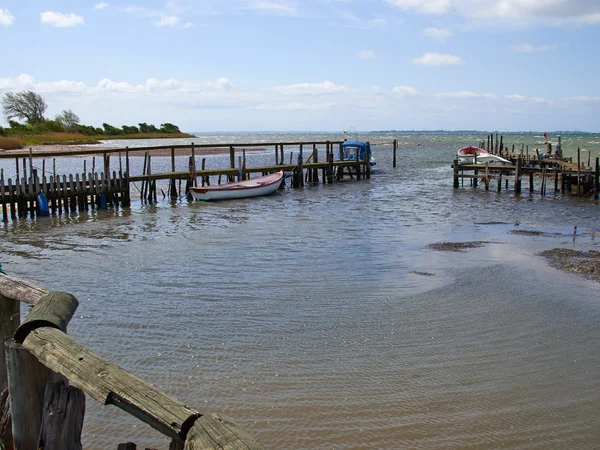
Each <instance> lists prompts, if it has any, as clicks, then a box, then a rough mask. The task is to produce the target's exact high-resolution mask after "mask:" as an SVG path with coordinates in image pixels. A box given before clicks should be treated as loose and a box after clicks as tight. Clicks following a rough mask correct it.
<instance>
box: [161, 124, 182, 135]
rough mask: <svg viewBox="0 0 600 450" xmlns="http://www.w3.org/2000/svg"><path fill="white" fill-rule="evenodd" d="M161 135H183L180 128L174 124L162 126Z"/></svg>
mask: <svg viewBox="0 0 600 450" xmlns="http://www.w3.org/2000/svg"><path fill="white" fill-rule="evenodd" d="M160 132H161V133H181V131H179V127H178V126H177V125H173V124H172V123H168V122H167V123H163V124H161V125H160Z"/></svg>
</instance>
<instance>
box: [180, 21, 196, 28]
mask: <svg viewBox="0 0 600 450" xmlns="http://www.w3.org/2000/svg"><path fill="white" fill-rule="evenodd" d="M193 26H194V24H193V23H192V22H186V23H184V24H183V25H182V26H181V28H183V29H184V30H187V29H188V28H192V27H193Z"/></svg>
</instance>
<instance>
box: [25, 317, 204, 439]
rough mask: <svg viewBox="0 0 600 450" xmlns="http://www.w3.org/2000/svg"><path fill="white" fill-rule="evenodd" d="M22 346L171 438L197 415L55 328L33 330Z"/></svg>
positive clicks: (101, 399)
mask: <svg viewBox="0 0 600 450" xmlns="http://www.w3.org/2000/svg"><path fill="white" fill-rule="evenodd" d="M23 346H24V347H25V348H26V349H27V350H29V351H30V352H31V353H32V354H34V355H35V356H36V357H37V358H38V359H39V360H40V361H41V362H42V363H43V364H44V365H45V366H47V367H48V368H50V369H52V370H53V371H55V372H58V373H61V374H63V375H64V376H65V377H67V379H68V380H69V381H70V382H71V383H73V384H74V385H75V386H78V387H79V388H81V389H83V391H84V392H86V393H87V394H88V395H90V396H91V397H92V398H94V399H95V400H97V401H98V402H100V403H102V404H104V405H110V404H112V405H115V406H117V407H119V408H121V409H123V410H124V411H126V412H128V413H129V414H131V415H133V416H134V417H137V418H138V419H140V420H142V421H144V422H145V423H147V424H148V425H150V426H151V427H153V428H155V429H156V430H158V431H159V432H161V433H163V434H165V435H167V436H169V437H171V438H182V437H183V435H184V434H185V433H184V432H185V431H187V428H188V427H189V426H190V424H191V422H193V420H195V418H196V417H198V416H199V414H198V413H197V412H196V411H194V410H192V409H190V408H188V407H187V406H185V405H184V404H183V403H181V402H179V401H177V400H175V399H173V398H171V397H169V396H168V395H167V394H165V393H164V392H161V391H159V390H158V389H156V388H155V387H153V386H151V385H149V384H147V383H146V382H144V381H143V380H142V379H141V378H138V377H136V376H135V375H132V374H130V373H129V372H127V371H125V370H124V369H122V368H120V367H118V366H116V365H115V364H113V363H111V362H109V361H107V360H105V359H104V358H102V357H101V356H99V355H97V354H95V353H94V352H92V351H90V350H88V349H87V348H85V347H84V346H83V345H81V344H79V343H78V342H76V341H75V340H74V339H72V338H71V337H70V336H68V335H66V334H65V333H63V332H62V331H60V330H57V329H55V328H50V327H43V328H38V329H36V330H34V331H32V332H31V333H30V334H29V335H28V336H27V338H26V339H25V341H24V342H23Z"/></svg>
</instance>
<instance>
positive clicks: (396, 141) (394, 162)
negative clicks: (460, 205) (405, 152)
mask: <svg viewBox="0 0 600 450" xmlns="http://www.w3.org/2000/svg"><path fill="white" fill-rule="evenodd" d="M393 148H394V150H393V152H394V161H393V163H392V167H396V150H397V149H398V139H394V144H393ZM454 187H458V186H454Z"/></svg>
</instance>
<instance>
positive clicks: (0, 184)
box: [0, 169, 8, 222]
mask: <svg viewBox="0 0 600 450" xmlns="http://www.w3.org/2000/svg"><path fill="white" fill-rule="evenodd" d="M0 204H1V205H2V220H3V221H4V222H8V207H7V204H8V196H7V195H6V190H5V188H4V169H2V174H1V175H0Z"/></svg>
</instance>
